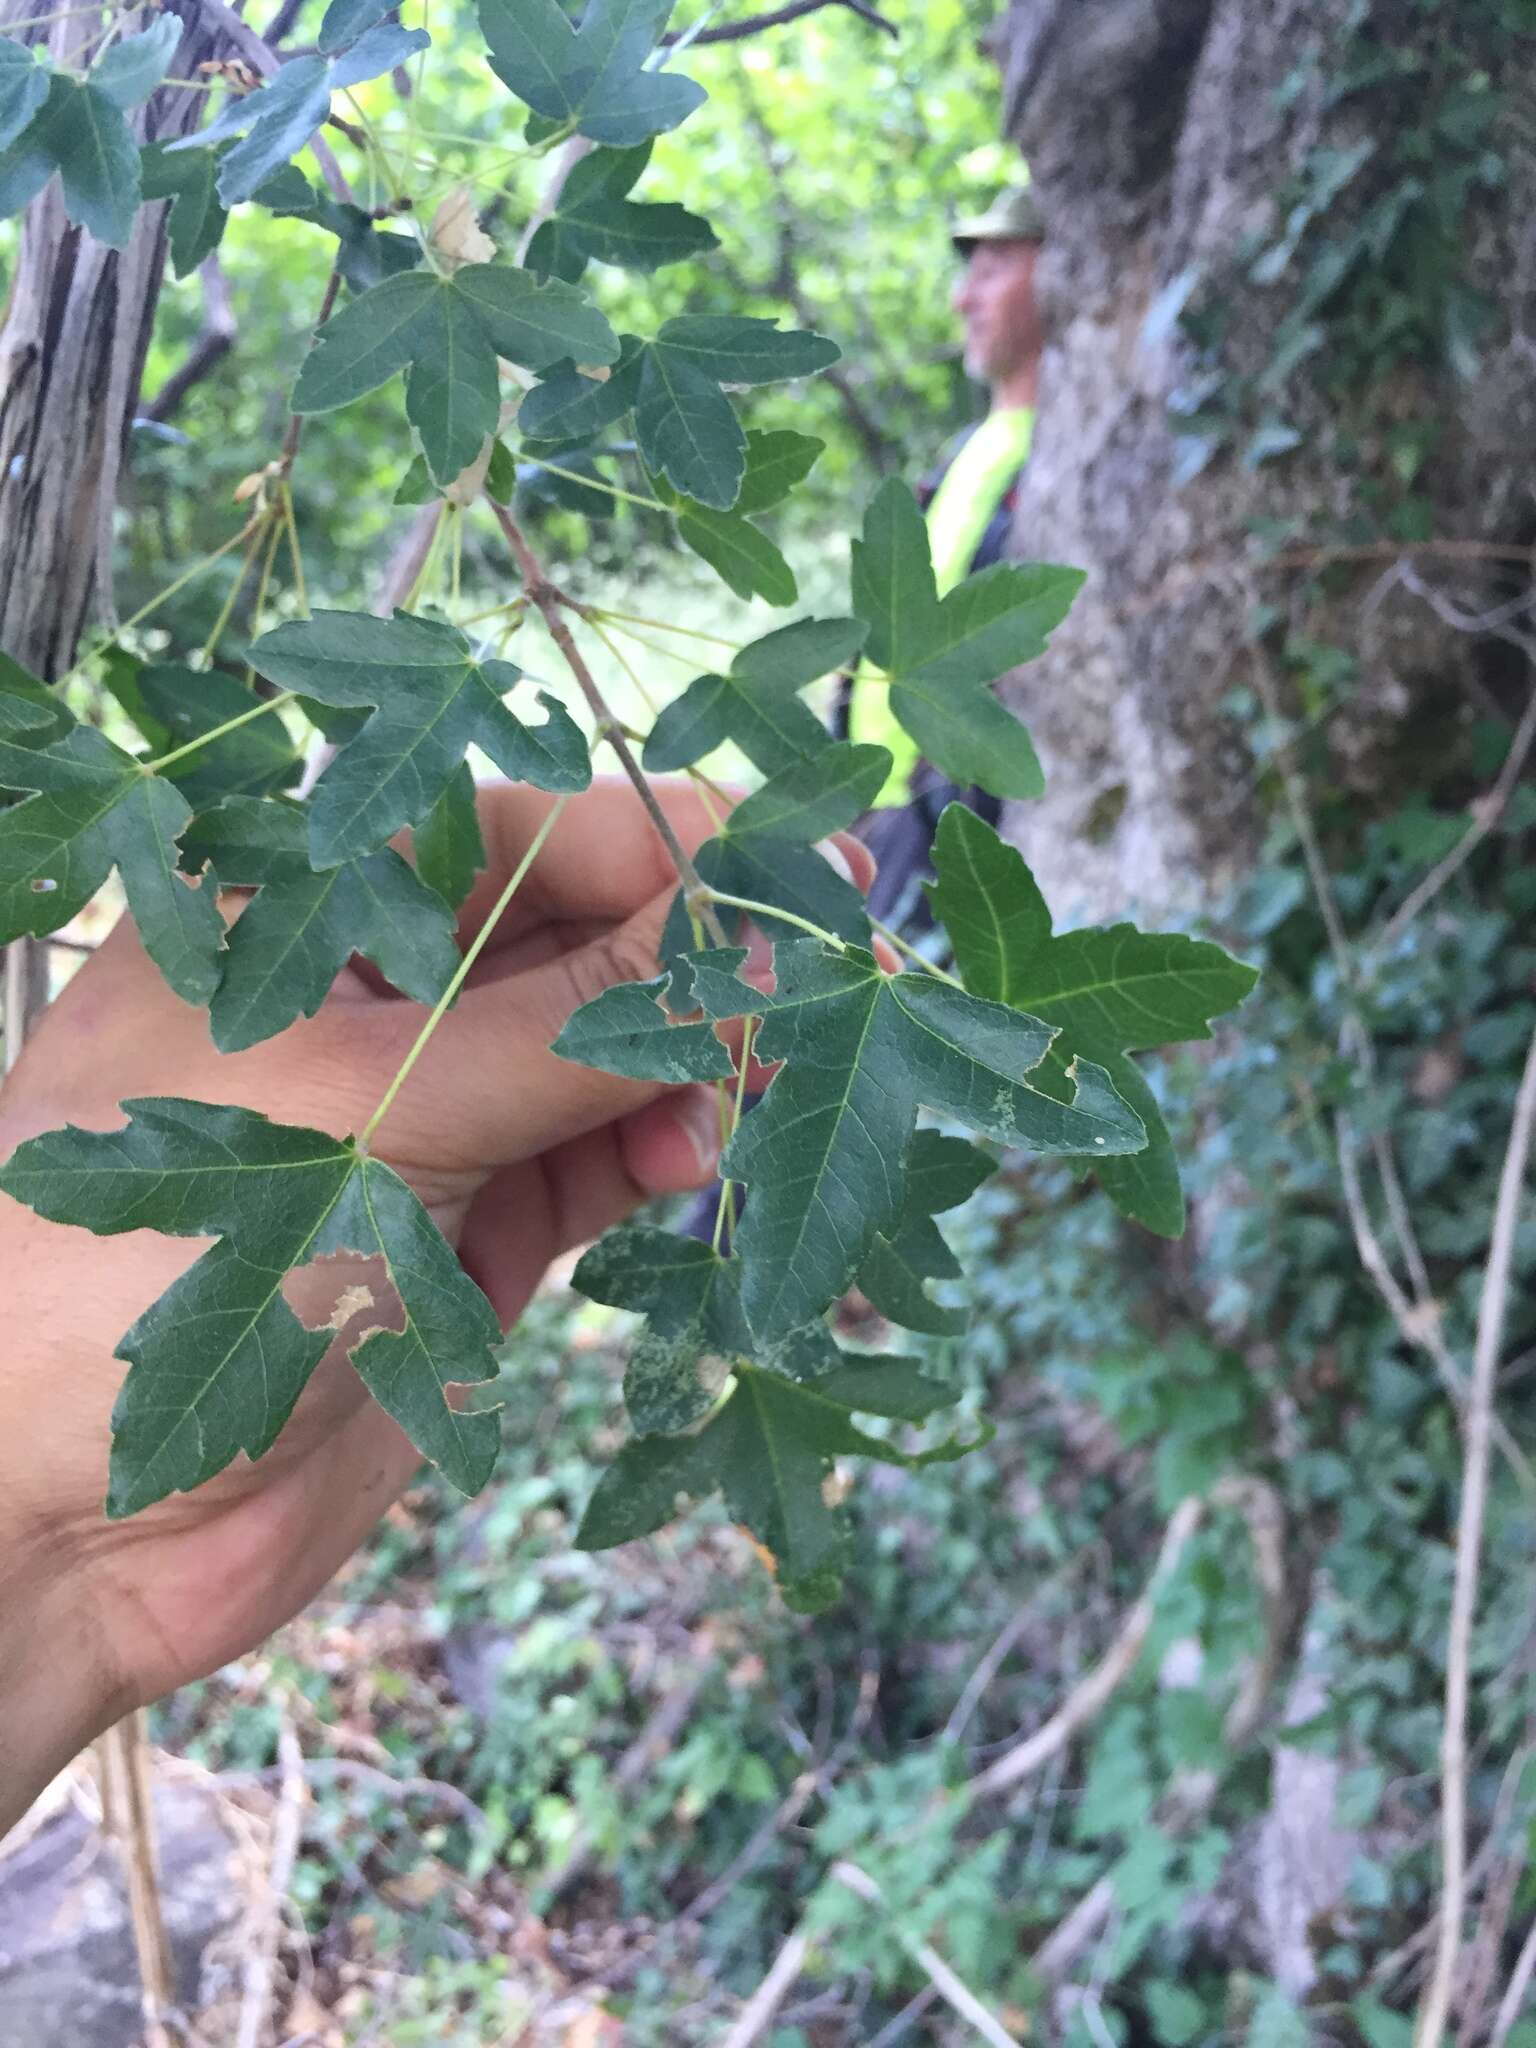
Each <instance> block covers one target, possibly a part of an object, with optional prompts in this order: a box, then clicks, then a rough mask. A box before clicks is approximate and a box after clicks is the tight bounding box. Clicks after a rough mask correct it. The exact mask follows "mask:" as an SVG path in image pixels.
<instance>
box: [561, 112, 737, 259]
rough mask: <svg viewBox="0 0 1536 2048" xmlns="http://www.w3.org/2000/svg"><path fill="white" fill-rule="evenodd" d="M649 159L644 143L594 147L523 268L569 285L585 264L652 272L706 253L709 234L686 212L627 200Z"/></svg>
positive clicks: (712, 239) (573, 173)
mask: <svg viewBox="0 0 1536 2048" xmlns="http://www.w3.org/2000/svg"><path fill="white" fill-rule="evenodd" d="M650 156H651V145H650V143H649V142H642V143H639V144H637V145H636V147H635V148H633V149H594V150H593V151H592V152H591V153H590V154H589V155H587V156H584V157H583V158H581V160H580V161H579V162H578V163H576V164H574V165H573V166H572V168H571V170H570V172H569V173H568V175H567V177H566V180H565V183H564V184H563V185H562V186H561V187H560V191H559V194H558V195H557V197H556V200H555V206H554V211H553V212H552V213H551V214H550V216H549V218H548V219H547V220H545V221H542V222H541V223H540V225H539V227H538V229H537V231H536V232H535V234H534V237H533V240H532V241H531V242H530V243H529V244H528V253H527V256H526V257H525V258H524V261H525V262H526V263H527V265H528V268H529V269H530V270H533V271H537V273H538V274H539V276H541V277H561V278H564V279H565V281H566V283H567V284H575V283H576V282H577V281H578V279H579V278H580V277H581V274H582V272H583V271H584V270H585V269H586V267H587V265H588V264H589V263H613V264H618V265H621V266H622V267H623V268H624V269H626V270H644V271H651V270H659V269H661V267H662V265H663V264H666V263H680V262H682V261H683V260H684V259H685V258H686V257H689V256H702V255H703V254H704V252H705V251H706V250H708V249H713V248H714V247H715V246H716V242H717V237H716V235H715V231H714V229H713V228H712V227H711V226H710V224H709V222H708V221H707V220H701V219H700V218H699V216H698V215H697V214H696V213H690V212H689V211H688V209H687V208H686V207H685V206H677V205H674V204H672V203H670V202H668V203H664V204H659V205H658V204H656V203H653V202H645V201H640V200H634V199H631V198H629V197H628V196H627V195H628V193H629V191H630V189H631V188H632V187H633V186H634V184H635V183H636V182H637V180H638V179H639V177H640V175H641V173H642V172H643V171H644V169H645V167H646V165H647V164H648V163H649V161H650Z"/></svg>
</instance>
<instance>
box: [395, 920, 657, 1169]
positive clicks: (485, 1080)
mask: <svg viewBox="0 0 1536 2048" xmlns="http://www.w3.org/2000/svg"><path fill="white" fill-rule="evenodd" d="M675 894H676V888H675V885H674V887H673V888H671V889H668V890H666V891H664V892H663V893H662V894H661V895H658V896H654V897H652V899H651V900H650V902H649V903H647V904H646V905H644V907H643V908H642V909H640V910H638V911H636V912H635V914H634V915H633V916H632V917H629V918H627V919H625V921H624V922H623V923H622V924H618V925H615V926H614V927H613V928H612V930H611V931H606V932H602V933H599V934H598V935H597V936H595V937H593V938H590V939H588V940H586V941H585V942H584V943H583V944H581V945H579V946H576V947H574V948H572V950H571V951H570V952H567V953H561V954H559V955H557V956H556V957H555V958H553V959H550V960H545V961H543V962H541V963H540V964H539V965H538V966H535V967H530V968H528V969H526V970H525V971H524V972H522V973H520V974H512V975H508V976H506V977H505V978H504V979H502V980H498V981H488V982H483V983H481V984H479V985H478V986H475V987H470V988H467V989H466V990H465V991H464V993H463V994H462V995H461V996H460V998H459V1001H458V1004H457V1006H456V1007H455V1008H454V1009H452V1010H450V1011H449V1013H448V1015H447V1016H446V1017H444V1019H443V1021H442V1023H441V1025H440V1026H439V1027H438V1030H437V1032H436V1034H435V1035H434V1037H433V1039H432V1041H431V1043H430V1045H429V1046H428V1047H427V1049H426V1051H425V1052H424V1053H423V1055H422V1059H421V1063H420V1065H419V1066H418V1067H417V1069H416V1074H415V1076H414V1080H413V1087H412V1088H411V1089H409V1090H407V1091H406V1092H405V1094H404V1095H402V1098H401V1103H400V1114H399V1115H398V1118H397V1119H395V1120H393V1121H394V1129H393V1131H392V1136H393V1137H394V1138H395V1140H396V1142H399V1141H400V1140H401V1139H402V1138H405V1136H406V1132H405V1126H406V1125H408V1124H409V1123H410V1122H411V1121H412V1116H411V1109H410V1108H408V1107H407V1104H409V1105H410V1106H411V1108H414V1110H415V1119H414V1120H415V1122H416V1124H417V1128H418V1131H419V1132H420V1133H422V1134H423V1135H424V1136H425V1137H426V1138H427V1139H428V1140H429V1142H430V1144H431V1146H432V1149H433V1151H434V1152H436V1153H437V1154H438V1155H439V1157H441V1156H442V1155H444V1154H448V1155H452V1157H453V1163H454V1164H455V1165H460V1166H465V1167H478V1168H481V1169H482V1170H490V1169H492V1168H495V1167H501V1166H509V1165H512V1164H513V1163H515V1162H516V1161H518V1160H520V1159H528V1158H531V1157H533V1156H534V1155H535V1154H537V1153H540V1152H544V1151H547V1150H548V1149H549V1148H550V1147H551V1146H553V1145H561V1144H564V1143H566V1142H567V1141H568V1140H569V1139H571V1138H576V1137H580V1136H581V1135H582V1134H583V1133H584V1132H587V1131H592V1130H596V1129H598V1128H599V1127H600V1126H601V1125H603V1124H607V1123H611V1122H612V1121H613V1120H614V1118H616V1117H621V1116H625V1115H627V1114H629V1113H630V1112H631V1111H633V1110H636V1109H640V1108H643V1107H644V1105H645V1104H646V1103H648V1102H651V1101H654V1100H655V1098H656V1097H657V1096H659V1095H662V1094H664V1093H665V1092H666V1091H667V1086H668V1084H666V1083H664V1082H660V1081H655V1082H652V1081H627V1080H622V1079H620V1078H619V1077H618V1076H617V1075H613V1074H602V1073H598V1072H596V1071H595V1070H593V1069H592V1068H590V1067H581V1066H576V1065H574V1064H573V1063H572V1062H571V1061H570V1060H564V1059H561V1058H560V1057H559V1056H558V1055H557V1054H555V1053H553V1052H551V1051H550V1049H549V1048H550V1044H551V1041H552V1040H554V1039H555V1038H556V1037H558V1036H559V1033H560V1031H561V1030H562V1028H563V1027H564V1025H565V1023H566V1020H567V1019H568V1018H569V1017H570V1016H571V1014H572V1012H573V1011H575V1010H578V1009H579V1008H580V1007H581V1005H582V1004H583V1003H587V1002H590V1001H591V1000H592V999H593V997H594V996H598V995H601V994H602V992H603V990H604V989H606V988H611V987H613V985H614V984H615V983H616V982H622V981H648V980H650V979H651V978H652V977H653V976H654V975H655V974H656V973H657V972H658V971H659V962H658V953H659V948H660V944H661V934H662V928H663V926H664V925H665V923H666V919H667V912H668V910H669V909H670V907H671V903H672V899H673V896H674V895H675ZM407 1142H408V1140H407ZM412 1149H415V1148H414V1147H413V1148H412ZM445 1163H446V1162H445Z"/></svg>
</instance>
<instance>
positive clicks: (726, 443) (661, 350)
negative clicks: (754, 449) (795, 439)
mask: <svg viewBox="0 0 1536 2048" xmlns="http://www.w3.org/2000/svg"><path fill="white" fill-rule="evenodd" d="M840 353H841V351H840V350H839V349H838V347H837V345H836V343H835V342H831V341H828V340H827V339H826V338H825V336H823V335H820V334H811V333H808V332H805V331H804V330H800V329H794V330H790V331H788V332H785V331H783V330H781V329H780V328H779V327H778V326H777V325H776V324H775V323H774V322H773V321H772V320H750V319H746V318H745V317H743V316H741V315H739V314H686V315H684V316H682V317H681V318H679V319H676V320H667V321H664V322H663V323H662V326H661V329H660V331H659V333H658V334H657V336H656V338H655V340H654V341H650V342H647V343H646V344H645V346H644V348H643V350H642V352H641V356H640V381H639V388H638V391H637V393H636V397H635V438H636V440H637V441H638V442H639V444H640V454H641V456H642V458H643V460H644V462H645V466H646V468H647V469H649V470H652V471H655V472H658V473H660V474H661V475H663V476H665V477H666V478H667V479H668V481H669V482H670V483H672V484H673V485H675V487H676V488H677V489H678V490H679V491H682V492H683V493H685V495H687V496H688V497H690V498H696V499H698V501H699V503H700V504H701V505H705V506H711V507H713V508H714V509H715V510H717V511H722V512H728V511H729V510H730V509H731V507H732V506H733V505H734V504H735V502H736V498H737V494H738V492H739V491H740V489H741V485H742V481H743V478H744V477H745V475H746V468H747V437H746V434H745V433H744V431H743V429H742V425H741V422H740V421H739V420H738V419H737V417H736V411H735V408H734V406H733V405H732V404H731V402H730V400H729V399H728V398H727V397H726V395H725V392H724V390H723V388H722V387H723V386H724V385H726V384H777V383H781V382H783V381H784V380H786V379H788V378H792V377H808V376H810V375H812V374H813V373H814V372H815V371H817V370H823V369H825V368H826V367H827V365H828V364H829V363H835V362H836V361H837V359H838V356H839V354H840Z"/></svg>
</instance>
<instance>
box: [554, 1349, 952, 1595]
mask: <svg viewBox="0 0 1536 2048" xmlns="http://www.w3.org/2000/svg"><path fill="white" fill-rule="evenodd" d="M735 1373H736V1385H735V1388H734V1389H733V1391H732V1392H731V1394H730V1396H729V1397H728V1399H727V1400H726V1402H725V1403H724V1405H723V1406H722V1407H721V1408H720V1410H719V1412H718V1413H717V1414H716V1415H714V1416H713V1417H712V1418H711V1420H710V1421H709V1422H708V1423H707V1424H706V1425H705V1427H704V1428H703V1429H702V1430H700V1431H699V1433H698V1434H697V1435H696V1436H642V1437H639V1438H637V1439H636V1440H635V1441H634V1442H632V1443H629V1444H626V1445H625V1447H624V1449H623V1450H622V1451H620V1453H619V1455H618V1457H617V1458H616V1459H615V1460H614V1462H613V1464H612V1465H611V1466H610V1467H609V1468H608V1470H607V1471H606V1472H605V1473H604V1474H603V1476H602V1478H601V1479H600V1480H599V1482H598V1484H597V1488H596V1490H595V1492H594V1493H593V1495H592V1499H591V1501H590V1502H589V1503H588V1506H587V1512H586V1514H585V1515H584V1516H583V1518H582V1522H581V1527H580V1529H579V1530H578V1531H577V1534H576V1543H577V1547H578V1548H579V1549H582V1550H607V1549H610V1548H611V1547H612V1546H613V1545H614V1544H617V1543H628V1542H630V1541H632V1540H633V1539H634V1538H635V1537H637V1536H647V1535H649V1534H650V1533H651V1532H652V1531H653V1530H656V1529H660V1528H661V1527H663V1526H664V1525H665V1524H666V1523H667V1522H670V1521H672V1520H673V1519H674V1518H675V1517H676V1515H677V1512H678V1501H679V1498H680V1497H681V1498H686V1499H691V1500H703V1499H706V1498H707V1497H708V1496H709V1495H710V1494H712V1493H716V1492H721V1493H723V1494H724V1496H725V1505H726V1512H727V1513H728V1514H729V1515H730V1516H731V1518H732V1519H733V1520H734V1521H737V1522H741V1523H744V1524H745V1525H746V1527H747V1528H748V1529H750V1530H751V1531H752V1533H753V1535H755V1536H756V1537H757V1539H758V1540H759V1542H761V1543H762V1544H763V1545H764V1546H765V1547H766V1548H767V1549H768V1550H770V1551H771V1552H772V1553H773V1555H774V1558H775V1559H776V1561H777V1563H778V1566H779V1570H780V1574H781V1579H782V1582H783V1588H784V1593H785V1596H786V1598H787V1599H789V1600H790V1601H791V1602H793V1603H796V1604H803V1605H807V1606H811V1605H815V1606H820V1605H824V1604H825V1602H826V1600H827V1599H828V1598H829V1597H830V1596H831V1594H832V1593H833V1592H835V1590H836V1587H835V1578H834V1576H833V1575H834V1574H835V1572H836V1569H837V1566H838V1565H839V1563H840V1562H841V1559H842V1554H843V1549H844V1541H845V1539H844V1536H843V1532H842V1529H841V1527H840V1524H839V1521H838V1518H837V1515H836V1512H835V1510H833V1509H832V1508H830V1507H829V1506H828V1505H827V1502H826V1497H825V1492H824V1487H825V1482H826V1479H827V1475H828V1473H829V1471H830V1469H831V1463H832V1460H833V1459H834V1458H835V1457H840V1456H844V1455H849V1454H853V1455H858V1456H861V1457H866V1458H876V1459H878V1460H879V1461H880V1462H881V1463H882V1464H886V1465H903V1466H907V1467H913V1466H918V1465H924V1464H930V1463H934V1462H936V1461H938V1460H941V1459H950V1458H955V1457H959V1456H961V1455H962V1454H963V1453H964V1452H965V1451H966V1450H969V1449H971V1448H972V1447H973V1446H972V1445H970V1444H960V1443H955V1442H951V1443H948V1444H943V1445H939V1446H938V1447H936V1448H935V1449H934V1450H931V1451H927V1452H921V1453H917V1454H915V1455H914V1454H910V1453H907V1452H903V1451H901V1450H898V1449H897V1448H896V1447H895V1446H894V1445H893V1444H889V1443H885V1442H882V1441H881V1440H880V1439H879V1438H877V1437H872V1436H870V1435H868V1434H867V1433H866V1432H865V1431H864V1430H862V1429H860V1428H859V1427H858V1426H857V1425H856V1424H855V1422H854V1421H853V1417H854V1415H855V1414H856V1413H860V1412H862V1413H865V1414H877V1415H890V1416H895V1417H898V1418H900V1419H901V1420H903V1421H920V1420H922V1419H923V1418H924V1417H926V1416H928V1415H931V1414H933V1413H935V1412H937V1410H939V1409H941V1408H946V1407H950V1406H952V1405H953V1403H954V1401H955V1400H956V1399H957V1393H956V1390H955V1389H954V1388H951V1387H947V1386H944V1385H942V1384H941V1383H940V1382H938V1381H935V1380H932V1379H928V1378H926V1377H925V1376H924V1375H923V1374H922V1373H921V1372H919V1371H918V1370H917V1369H916V1367H915V1366H914V1365H912V1363H911V1362H910V1361H909V1360H906V1359H895V1358H891V1359H885V1358H882V1359H874V1360H867V1361H866V1360H858V1361H854V1362H850V1363H849V1364H848V1365H846V1366H845V1367H843V1368H842V1369H840V1370H839V1371H837V1372H833V1373H828V1374H827V1375H825V1376H824V1377H822V1378H818V1379H814V1380H810V1381H802V1382H798V1383H797V1382H796V1381H793V1380H788V1379H785V1378H784V1377H782V1375H780V1374H779V1373H776V1372H772V1371H765V1370H763V1369H762V1368H761V1367H759V1366H754V1365H748V1364H745V1363H738V1364H737V1366H736V1368H735Z"/></svg>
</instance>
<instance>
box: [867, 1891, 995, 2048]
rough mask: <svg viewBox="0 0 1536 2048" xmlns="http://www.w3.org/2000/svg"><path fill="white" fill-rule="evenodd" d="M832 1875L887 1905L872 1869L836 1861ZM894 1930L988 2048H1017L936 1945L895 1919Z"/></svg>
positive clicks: (874, 1902)
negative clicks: (908, 1929) (870, 1870)
mask: <svg viewBox="0 0 1536 2048" xmlns="http://www.w3.org/2000/svg"><path fill="white" fill-rule="evenodd" d="M832 1875H833V1877H834V1878H835V1879H836V1880H837V1882H838V1883H839V1884H840V1885H844V1886H846V1887H847V1889H848V1890H849V1891H851V1892H852V1893H853V1895H854V1897H855V1898H859V1899H863V1901H864V1902H865V1904H866V1905H869V1906H884V1904H885V1894H884V1892H882V1891H881V1889H880V1887H879V1885H877V1884H876V1883H875V1880H874V1879H873V1878H872V1877H871V1876H870V1875H869V1872H868V1871H867V1870H861V1869H860V1868H859V1866H858V1864H857V1863H845V1862H838V1863H834V1864H833V1866H832ZM891 1931H892V1933H893V1934H894V1935H895V1936H896V1939H897V1941H898V1942H900V1944H901V1946H902V1947H903V1948H904V1949H905V1950H906V1952H907V1954H908V1955H909V1956H910V1957H911V1958H912V1960H913V1962H914V1963H916V1964H917V1967H918V1968H919V1969H920V1970H921V1971H922V1972H923V1975H924V1976H925V1977H926V1978H927V1979H928V1981H929V1983H930V1984H931V1985H932V1986H933V1988H934V1990H935V1991H937V1992H938V1994H939V1996H940V1998H942V1999H943V2000H944V2003H945V2004H946V2005H947V2006H949V2007H950V2009H951V2010H952V2011H954V2012H957V2013H958V2014H959V2015H960V2017H961V2019H963V2020H964V2021H965V2023H966V2025H967V2026H968V2027H969V2028H970V2029H971V2031H972V2033H973V2034H977V2035H979V2036H980V2037H981V2039H982V2040H983V2041H985V2042H987V2043H988V2048H1018V2037H1017V2036H1016V2035H1014V2034H1010V2033H1009V2032H1008V2031H1007V2030H1006V2028H1005V2027H1004V2026H1003V2024H1002V2022H1001V2021H1000V2020H998V2019H995V2018H994V2017H993V2015H992V2014H991V2013H990V2012H988V2010H987V2008H986V2007H985V2006H984V2005H983V2004H982V2002H981V2000H980V1999H979V1998H978V1997H977V1996H976V1994H975V1992H974V1991H973V1990H972V1989H971V1987H970V1985H969V1984H967V1983H966V1982H965V1980H964V1978H963V1977H960V1976H957V1975H956V1973H955V1972H954V1971H953V1970H952V1969H951V1968H950V1966H949V1964H948V1963H946V1962H945V1960H944V1958H943V1957H942V1956H941V1955H940V1954H939V1952H938V1950H937V1949H936V1948H933V1947H931V1946H930V1944H929V1943H928V1942H926V1941H922V1940H920V1939H919V1938H918V1936H917V1935H915V1934H908V1933H907V1932H906V1930H905V1929H904V1928H903V1927H901V1926H900V1924H899V1923H898V1922H896V1921H895V1920H894V1919H893V1920H892V1923H891Z"/></svg>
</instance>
